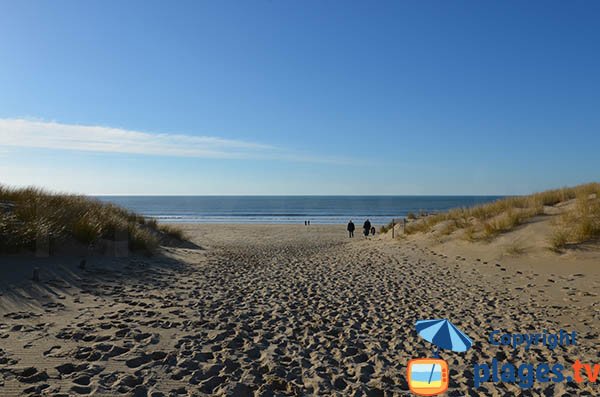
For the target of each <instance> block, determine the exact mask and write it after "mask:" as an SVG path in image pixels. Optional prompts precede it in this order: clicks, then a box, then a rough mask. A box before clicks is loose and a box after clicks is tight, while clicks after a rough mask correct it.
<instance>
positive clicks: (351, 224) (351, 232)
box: [346, 219, 356, 237]
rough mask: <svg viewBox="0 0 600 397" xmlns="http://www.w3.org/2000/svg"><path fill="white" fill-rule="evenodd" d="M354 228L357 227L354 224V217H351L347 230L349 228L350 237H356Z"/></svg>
mask: <svg viewBox="0 0 600 397" xmlns="http://www.w3.org/2000/svg"><path fill="white" fill-rule="evenodd" d="M354 229H356V227H355V226H354V223H353V222H352V219H350V222H348V227H347V228H346V230H348V237H354Z"/></svg>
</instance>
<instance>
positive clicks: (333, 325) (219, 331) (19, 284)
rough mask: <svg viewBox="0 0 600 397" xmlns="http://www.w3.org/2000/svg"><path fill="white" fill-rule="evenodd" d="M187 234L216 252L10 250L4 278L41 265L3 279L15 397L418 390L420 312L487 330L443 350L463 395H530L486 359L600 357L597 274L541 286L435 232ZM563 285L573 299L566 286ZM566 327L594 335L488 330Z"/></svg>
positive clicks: (212, 230) (542, 390)
mask: <svg viewBox="0 0 600 397" xmlns="http://www.w3.org/2000/svg"><path fill="white" fill-rule="evenodd" d="M186 231H187V232H188V234H189V235H190V236H191V238H192V240H193V241H194V242H195V243H197V244H198V245H199V246H201V247H202V249H185V248H168V249H165V250H164V251H163V252H162V253H161V255H159V256H155V257H152V258H146V257H126V258H102V257H97V258H88V264H87V267H86V269H84V270H82V269H78V267H77V266H78V263H79V258H50V259H35V258H2V259H0V260H1V261H2V268H3V269H2V272H3V275H4V274H9V273H12V268H13V267H15V266H17V265H18V266H25V267H22V269H23V270H22V272H21V273H19V276H14V274H15V273H12V274H13V278H12V279H11V280H7V279H5V278H3V280H4V281H3V283H2V290H1V291H2V295H1V296H0V394H1V395H2V396H13V395H14V396H16V395H40V394H41V395H65V396H66V395H98V396H102V395H110V396H112V395H120V394H125V395H136V396H146V395H149V396H163V395H164V396H167V395H181V396H191V395H198V396H208V395H230V396H270V395H319V396H323V395H340V396H347V395H350V396H361V395H366V396H383V395H385V396H391V395H408V394H409V391H408V385H407V382H406V379H405V371H406V364H407V363H408V360H410V359H411V358H416V357H428V356H431V345H429V344H428V343H427V342H425V341H423V340H422V339H420V338H419V337H418V336H417V335H416V332H415V329H414V323H415V321H416V320H418V319H424V318H440V317H441V318H448V319H450V320H451V321H452V322H453V323H454V324H455V325H457V326H458V327H460V328H461V329H462V330H463V331H465V332H466V333H467V334H468V335H469V336H470V337H471V338H472V339H473V341H474V347H473V348H472V349H470V350H469V351H468V352H466V353H464V354H459V353H452V352H444V353H442V357H443V358H444V359H446V360H447V361H448V364H449V366H450V388H449V391H448V395H451V396H462V395H465V394H467V395H493V396H504V395H509V394H514V395H521V393H522V391H521V389H520V388H519V387H518V386H516V385H514V384H510V383H496V384H494V383H486V384H484V385H483V386H482V387H481V388H479V389H477V390H476V391H474V390H473V389H472V387H473V377H472V375H473V374H472V370H473V364H474V363H476V362H485V361H489V360H491V359H492V358H494V357H496V358H498V359H506V358H507V357H508V358H509V359H510V360H512V361H514V362H521V361H533V362H537V361H544V360H546V361H549V362H562V363H564V364H567V365H568V364H570V363H573V362H574V361H575V360H576V359H581V360H585V359H587V360H589V361H592V362H593V361H598V356H597V353H596V351H595V348H596V346H597V337H598V333H597V330H598V320H599V312H598V305H597V299H595V300H594V301H595V302H596V303H594V304H581V302H578V300H577V299H578V298H579V297H581V299H583V298H584V295H585V294H593V293H594V292H593V291H588V290H585V289H578V288H579V287H576V286H573V285H574V284H572V283H573V282H575V281H576V280H580V279H582V278H585V277H586V275H581V274H577V273H576V272H573V273H572V274H567V275H564V276H562V275H561V276H550V275H547V274H544V276H543V277H544V278H546V279H547V280H546V281H540V279H539V277H540V273H541V272H542V271H543V269H518V268H515V267H513V266H508V265H507V264H506V263H504V262H503V261H502V262H488V261H487V260H482V259H480V258H479V261H478V260H477V259H478V258H470V257H467V256H466V255H462V256H461V255H448V254H446V253H444V252H442V250H440V249H438V248H431V246H430V245H428V244H425V242H423V241H403V242H393V241H389V240H387V239H385V238H375V239H372V240H368V241H365V240H363V239H361V238H355V239H353V240H350V239H347V238H346V236H345V232H344V227H337V226H311V227H304V226H283V225H282V226H274V225H272V226H249V225H246V226H240V225H222V226H207V225H204V226H199V225H190V226H187V227H186ZM13 262H14V263H13ZM484 262H488V263H484ZM26 266H38V267H40V268H41V281H40V283H33V282H31V281H28V282H23V281H22V279H21V280H19V278H21V277H23V278H24V277H26V275H27V272H28V271H29V269H28V268H26ZM567 273H568V272H567ZM550 278H552V279H553V281H552V282H550V281H549V279H550ZM577 285H578V284H577ZM584 287H585V288H587V287H590V288H591V287H594V286H592V285H588V284H585V285H584ZM596 287H597V286H596ZM563 288H569V290H568V292H574V293H575V295H566V296H570V297H571V298H572V300H557V299H554V298H553V297H552V294H551V293H550V291H553V290H557V289H563ZM581 288H583V287H581ZM567 319H568V320H567ZM560 328H568V329H571V328H573V329H576V330H577V331H578V332H579V333H580V339H579V344H578V345H577V346H571V347H567V348H560V349H556V350H554V351H551V350H548V349H545V348H543V347H534V348H532V349H531V350H530V351H528V352H525V351H524V350H516V351H515V350H514V349H512V348H509V347H496V346H490V345H489V344H488V343H487V341H486V339H487V334H488V332H489V331H490V330H492V329H505V330H509V331H515V332H516V331H521V332H524V331H528V332H532V331H534V330H543V329H547V330H558V329H560ZM586 391H587V392H589V393H590V395H592V394H594V393H595V392H596V391H597V390H596V389H595V388H593V387H592V386H591V385H590V384H577V383H574V382H569V383H566V382H565V383H556V384H554V383H549V384H544V385H539V384H536V385H535V386H534V387H533V388H532V389H529V391H528V393H529V394H531V395H545V396H547V395H562V394H571V395H573V394H581V393H583V392H586Z"/></svg>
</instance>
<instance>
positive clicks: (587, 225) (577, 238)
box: [406, 183, 600, 249]
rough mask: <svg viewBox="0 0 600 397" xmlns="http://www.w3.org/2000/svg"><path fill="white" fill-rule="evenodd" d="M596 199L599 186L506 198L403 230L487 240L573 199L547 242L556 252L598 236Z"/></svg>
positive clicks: (418, 222) (599, 221) (426, 219)
mask: <svg viewBox="0 0 600 397" xmlns="http://www.w3.org/2000/svg"><path fill="white" fill-rule="evenodd" d="M599 198H600V183H588V184H584V185H579V186H575V187H566V188H561V189H554V190H548V191H545V192H540V193H535V194H531V195H528V196H516V197H507V198H504V199H500V200H496V201H494V202H492V203H488V204H482V205H478V206H475V207H470V208H457V209H453V210H450V211H448V212H444V213H439V214H434V215H430V216H426V217H423V218H419V219H416V220H414V221H412V222H410V223H409V224H408V225H407V226H406V233H407V234H415V233H427V232H430V231H432V230H433V229H434V228H436V227H437V228H436V229H439V233H440V234H443V235H447V234H451V233H453V232H455V231H456V230H462V231H463V234H462V236H463V238H464V239H465V240H468V241H478V240H490V239H493V238H494V237H496V236H498V235H499V234H502V233H506V232H508V231H511V230H513V229H514V228H515V227H517V226H519V225H521V224H523V223H525V222H527V221H528V220H529V219H531V218H533V217H535V216H538V215H542V214H544V207H545V206H555V205H557V204H559V203H564V202H566V201H568V200H572V199H577V204H576V205H575V207H574V209H570V210H568V211H565V212H564V213H563V214H562V215H561V219H560V222H559V225H557V229H556V230H555V234H554V235H553V236H552V238H551V241H550V244H551V246H552V247H553V248H554V249H560V248H561V247H564V246H566V245H567V244H570V243H581V242H584V241H588V240H590V239H594V238H596V237H599V236H600V199H599ZM442 222H443V224H442V225H440V224H441V223H442ZM438 226H439V227H438Z"/></svg>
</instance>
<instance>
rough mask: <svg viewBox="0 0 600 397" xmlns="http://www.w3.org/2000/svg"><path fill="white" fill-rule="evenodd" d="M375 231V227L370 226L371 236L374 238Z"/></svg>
mask: <svg viewBox="0 0 600 397" xmlns="http://www.w3.org/2000/svg"><path fill="white" fill-rule="evenodd" d="M376 231H377V230H375V226H371V236H374V235H375V232H376Z"/></svg>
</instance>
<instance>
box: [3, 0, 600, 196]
mask: <svg viewBox="0 0 600 397" xmlns="http://www.w3.org/2000/svg"><path fill="white" fill-rule="evenodd" d="M599 20H600V3H598V2H594V1H572V2H564V1H559V2H547V1H544V2H535V1H528V2H521V1H519V2H517V1H501V2H500V1H498V2H480V1H469V2H465V1H452V2H448V1H431V2H420V1H400V2H399V1H394V2H383V1H381V2H346V1H344V2H342V1H315V2H311V1H302V2H291V1H289V2H288V1H245V2H229V1H223V2H221V1H219V2H217V1H215V2H209V1H190V2H184V1H178V2H166V1H162V2H158V1H140V2H134V1H127V2H121V1H85V2H82V1H35V2H34V1H14V2H11V1H2V2H1V3H0V58H1V61H0V183H4V184H10V185H15V186H23V185H39V186H44V187H47V188H50V189H54V190H61V191H71V192H79V193H89V194H519V193H528V192H531V191H537V190H543V189H546V188H552V187H559V186H564V185H574V184H578V183H582V182H586V181H593V180H595V181H598V180H599V179H600V178H599V177H600V155H599V149H600V73H599V72H598V71H599V70H600V51H598V48H599V47H600V24H599V23H598V21H599Z"/></svg>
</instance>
